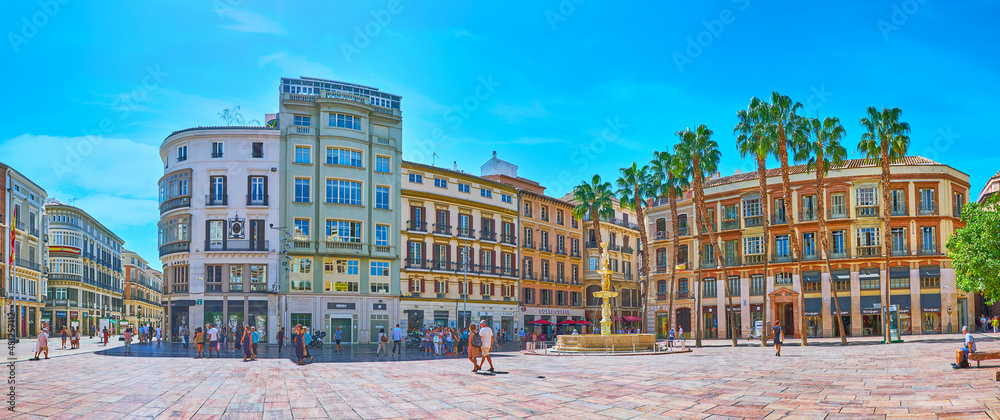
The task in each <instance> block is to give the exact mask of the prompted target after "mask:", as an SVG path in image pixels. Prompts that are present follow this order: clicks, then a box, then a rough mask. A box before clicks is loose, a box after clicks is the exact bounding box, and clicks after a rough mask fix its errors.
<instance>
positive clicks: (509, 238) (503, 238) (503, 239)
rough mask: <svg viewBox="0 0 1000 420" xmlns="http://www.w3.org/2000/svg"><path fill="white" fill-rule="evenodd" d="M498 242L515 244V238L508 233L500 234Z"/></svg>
mask: <svg viewBox="0 0 1000 420" xmlns="http://www.w3.org/2000/svg"><path fill="white" fill-rule="evenodd" d="M500 243H502V244H507V245H517V238H516V237H514V235H511V234H509V233H501V234H500Z"/></svg>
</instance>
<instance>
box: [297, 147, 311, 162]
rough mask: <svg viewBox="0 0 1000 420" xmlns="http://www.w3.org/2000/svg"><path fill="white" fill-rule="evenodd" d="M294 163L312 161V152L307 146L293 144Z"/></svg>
mask: <svg viewBox="0 0 1000 420" xmlns="http://www.w3.org/2000/svg"><path fill="white" fill-rule="evenodd" d="M295 163H305V164H309V163H312V153H311V149H310V148H309V146H295Z"/></svg>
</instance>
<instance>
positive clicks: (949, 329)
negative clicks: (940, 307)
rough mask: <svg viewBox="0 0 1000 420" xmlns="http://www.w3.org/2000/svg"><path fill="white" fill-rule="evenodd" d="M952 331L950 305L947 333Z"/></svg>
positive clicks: (949, 308)
mask: <svg viewBox="0 0 1000 420" xmlns="http://www.w3.org/2000/svg"><path fill="white" fill-rule="evenodd" d="M952 331H954V330H952V329H951V306H949V307H948V334H951V332H952Z"/></svg>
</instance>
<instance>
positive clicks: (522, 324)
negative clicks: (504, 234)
mask: <svg viewBox="0 0 1000 420" xmlns="http://www.w3.org/2000/svg"><path fill="white" fill-rule="evenodd" d="M514 229H515V232H514V244H515V245H517V262H515V264H517V266H518V268H519V269H520V274H519V275H518V276H517V309H516V310H515V311H514V316H515V318H521V321H524V317H522V316H519V315H517V311H520V310H521V305H522V303H521V279H522V278H524V266H523V265H522V261H521V241H518V240H517V237H518V236H519V235H518V233H522V230H521V190H517V227H515V228H514ZM522 240H523V238H522ZM521 328H522V329H524V323H523V322H522V323H521ZM517 337H518V340H520V339H521V336H520V335H518V336H517ZM518 345H520V343H519V344H518Z"/></svg>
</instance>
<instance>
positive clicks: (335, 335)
mask: <svg viewBox="0 0 1000 420" xmlns="http://www.w3.org/2000/svg"><path fill="white" fill-rule="evenodd" d="M308 331H309V329H308V328H307V329H306V332H307V333H308ZM333 339H334V341H336V342H337V349H336V350H334V351H344V348H343V347H341V346H340V340H343V339H344V332H343V331H341V330H340V327H337V331H335V332H334V333H333ZM310 359H312V358H311V357H310Z"/></svg>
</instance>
